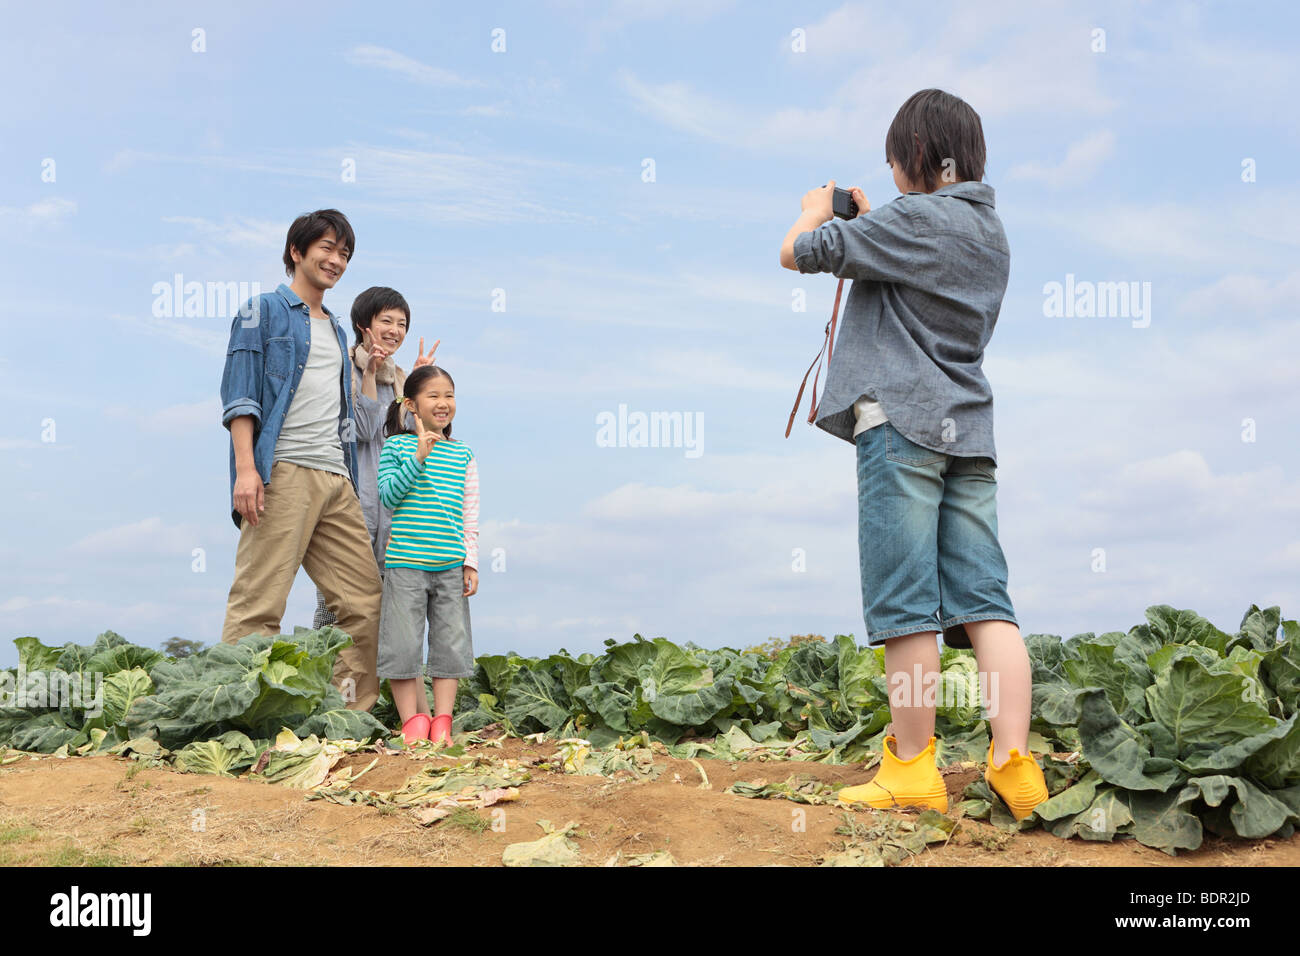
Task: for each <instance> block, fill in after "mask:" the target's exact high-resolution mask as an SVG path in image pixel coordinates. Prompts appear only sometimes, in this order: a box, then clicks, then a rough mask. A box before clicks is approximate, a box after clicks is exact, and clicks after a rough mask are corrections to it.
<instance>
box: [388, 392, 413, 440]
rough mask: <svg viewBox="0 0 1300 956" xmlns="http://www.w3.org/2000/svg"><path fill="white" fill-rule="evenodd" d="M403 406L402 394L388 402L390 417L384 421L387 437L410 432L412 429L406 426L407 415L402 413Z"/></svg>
mask: <svg viewBox="0 0 1300 956" xmlns="http://www.w3.org/2000/svg"><path fill="white" fill-rule="evenodd" d="M402 408H403V405H402V396H400V395H399V396H397V398H395V399H393V400H392V401H391V402H389V403H388V417H387V418H386V419H385V421H384V437H385V438H391V437H392V436H393V435H406V434H409V433H410V431H411V430H410V429H409V428H407V427H406V422H405V418H406V416H404V415H403V414H402Z"/></svg>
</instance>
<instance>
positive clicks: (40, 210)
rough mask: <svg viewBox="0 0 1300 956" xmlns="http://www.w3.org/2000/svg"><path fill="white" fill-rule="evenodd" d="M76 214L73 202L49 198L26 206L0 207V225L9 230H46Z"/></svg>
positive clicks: (60, 198)
mask: <svg viewBox="0 0 1300 956" xmlns="http://www.w3.org/2000/svg"><path fill="white" fill-rule="evenodd" d="M76 212H77V204H76V203H75V202H74V201H73V200H71V199H64V198H62V197H61V196H51V197H50V198H49V199H38V200H37V201H36V202H33V203H28V204H27V205H26V206H0V223H4V224H5V225H6V226H8V227H10V228H14V227H21V226H25V227H28V228H48V227H52V226H59V225H62V224H63V223H64V222H66V221H67V220H69V219H71V218H72V217H73V216H74V215H76Z"/></svg>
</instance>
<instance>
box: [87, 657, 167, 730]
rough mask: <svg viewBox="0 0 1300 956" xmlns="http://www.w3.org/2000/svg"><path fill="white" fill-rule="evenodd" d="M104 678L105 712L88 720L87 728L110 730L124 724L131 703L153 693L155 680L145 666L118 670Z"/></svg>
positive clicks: (103, 701)
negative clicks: (150, 676) (150, 677)
mask: <svg viewBox="0 0 1300 956" xmlns="http://www.w3.org/2000/svg"><path fill="white" fill-rule="evenodd" d="M102 680H103V685H102V706H103V713H101V714H100V715H99V716H97V717H92V718H91V719H90V720H88V721H87V722H86V729H90V728H92V727H97V728H102V729H104V730H110V729H112V728H113V727H115V726H117V725H118V724H123V723H124V722H125V720H126V714H127V711H129V710H130V709H131V705H132V704H133V703H134V702H135V701H136V700H138V699H139V698H141V697H147V696H149V695H150V694H152V693H153V681H152V680H150V679H149V675H148V674H147V673H146V672H145V671H144V669H143V668H139V667H133V668H131V669H130V670H124V671H123V670H120V671H116V672H114V673H111V674H109V675H108V676H107V677H104V678H103V679H102Z"/></svg>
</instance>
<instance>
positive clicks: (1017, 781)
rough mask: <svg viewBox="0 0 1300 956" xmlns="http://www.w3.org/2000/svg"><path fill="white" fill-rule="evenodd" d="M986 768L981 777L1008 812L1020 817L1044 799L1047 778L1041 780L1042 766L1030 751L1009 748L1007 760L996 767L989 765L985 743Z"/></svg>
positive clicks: (1023, 816)
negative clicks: (1023, 752)
mask: <svg viewBox="0 0 1300 956" xmlns="http://www.w3.org/2000/svg"><path fill="white" fill-rule="evenodd" d="M988 764H989V766H988V769H987V770H985V771H984V780H985V781H986V782H987V783H988V785H989V786H990V787H992V788H993V791H994V793H996V794H997V795H998V796H999V797H1001V798H1002V800H1003V802H1005V803H1006V805H1007V807H1008V809H1010V810H1011V815H1012V816H1013V817H1015V818H1016V819H1017V820H1023V819H1024V818H1025V817H1027V816H1029V814H1030V813H1031V812H1033V809H1034V807H1036V806H1038V805H1039V804H1040V803H1042V802H1043V801H1044V800H1046V799H1047V781H1046V780H1044V779H1043V769H1042V768H1041V767H1040V766H1038V761H1037V760H1035V759H1034V755H1033V754H1022V753H1021V752H1020V751H1019V750H1018V749H1017V748H1015V747H1012V748H1011V751H1010V755H1009V756H1008V757H1007V762H1006V763H1004V764H1003V765H1002V766H1000V767H995V766H993V744H992V743H990V744H989V759H988Z"/></svg>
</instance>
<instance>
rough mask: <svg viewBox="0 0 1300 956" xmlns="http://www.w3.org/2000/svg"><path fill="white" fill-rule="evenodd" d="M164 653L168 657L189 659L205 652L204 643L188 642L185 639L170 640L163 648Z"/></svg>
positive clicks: (174, 638) (175, 638)
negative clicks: (193, 655)
mask: <svg viewBox="0 0 1300 956" xmlns="http://www.w3.org/2000/svg"><path fill="white" fill-rule="evenodd" d="M162 649H163V653H164V654H166V655H167V656H168V657H189V656H190V655H191V654H197V653H198V652H199V651H201V650H203V642H202V641H187V640H185V638H183V637H173V638H170V639H169V640H168V641H167V643H165V644H164V645H163V646H162Z"/></svg>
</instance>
